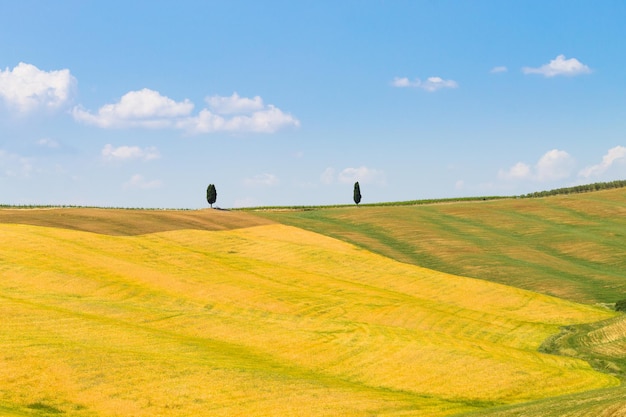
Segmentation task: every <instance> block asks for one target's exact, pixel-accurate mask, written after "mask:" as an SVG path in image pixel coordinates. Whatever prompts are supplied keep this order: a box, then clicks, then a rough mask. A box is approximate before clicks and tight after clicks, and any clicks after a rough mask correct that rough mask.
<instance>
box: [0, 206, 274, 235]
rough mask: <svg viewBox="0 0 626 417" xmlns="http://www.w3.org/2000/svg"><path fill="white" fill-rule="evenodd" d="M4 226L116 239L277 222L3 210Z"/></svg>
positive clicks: (212, 215) (226, 214)
mask: <svg viewBox="0 0 626 417" xmlns="http://www.w3.org/2000/svg"><path fill="white" fill-rule="evenodd" d="M0 223H7V224H30V225H33V226H46V227H57V228H61V229H70V230H80V231H83V232H93V233H100V234H104V235H112V236H133V235H144V234H148V233H156V232H165V231H169V230H230V229H239V228H242V227H252V226H260V225H264V224H271V223H273V222H272V221H270V220H267V219H263V218H260V217H258V216H254V215H252V214H249V213H244V212H240V211H239V212H238V211H224V210H210V209H205V210H142V209H132V210H131V209H128V210H125V209H106V208H103V209H99V208H78V207H76V208H41V209H22V208H16V209H3V208H0Z"/></svg>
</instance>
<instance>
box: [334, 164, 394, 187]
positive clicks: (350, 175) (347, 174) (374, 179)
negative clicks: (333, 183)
mask: <svg viewBox="0 0 626 417" xmlns="http://www.w3.org/2000/svg"><path fill="white" fill-rule="evenodd" d="M337 179H338V180H339V182H340V183H343V184H348V183H352V182H355V181H359V182H361V183H363V184H373V183H376V184H385V182H386V180H385V173H384V172H383V171H380V170H377V169H372V168H368V167H365V166H361V167H358V168H346V169H344V170H342V171H341V172H340V173H339V175H338V177H337Z"/></svg>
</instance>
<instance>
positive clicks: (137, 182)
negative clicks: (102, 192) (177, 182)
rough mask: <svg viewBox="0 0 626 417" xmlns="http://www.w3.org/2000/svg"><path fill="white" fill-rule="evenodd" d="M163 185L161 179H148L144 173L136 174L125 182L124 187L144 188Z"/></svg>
mask: <svg viewBox="0 0 626 417" xmlns="http://www.w3.org/2000/svg"><path fill="white" fill-rule="evenodd" d="M160 186H161V181H159V180H152V181H148V180H146V179H145V178H144V177H143V175H140V174H135V175H133V176H132V177H131V178H130V180H128V181H127V182H125V183H124V188H141V189H144V190H147V189H154V188H159V187H160Z"/></svg>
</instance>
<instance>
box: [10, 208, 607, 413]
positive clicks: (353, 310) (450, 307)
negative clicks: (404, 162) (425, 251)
mask: <svg viewBox="0 0 626 417" xmlns="http://www.w3.org/2000/svg"><path fill="white" fill-rule="evenodd" d="M124 214H126V213H124ZM153 214H155V213H153V212H150V213H146V214H144V215H145V216H152V215H153ZM200 214H204V213H202V212H201V213H200ZM211 214H213V213H212V212H211ZM231 214H234V213H219V214H216V215H219V216H222V215H224V216H228V215H231ZM98 215H100V214H93V215H92V214H90V213H89V212H88V211H87V212H85V213H84V214H81V218H83V219H88V218H89V216H98ZM159 215H161V214H159ZM195 215H196V214H194V215H193V216H195ZM198 215H199V214H198ZM115 216H116V215H113V214H110V215H107V219H111V218H114V217H115ZM193 216H192V217H191V218H193V219H194V220H193V221H192V220H190V219H191V218H187V221H189V222H193V223H194V224H197V223H198V222H201V221H200V220H198V219H197V217H193ZM125 219H128V217H125ZM161 219H164V218H161ZM161 219H159V220H155V219H143V220H142V221H141V222H142V226H141V227H139V226H137V227H135V228H134V229H131V230H133V232H132V233H130V232H124V233H122V232H123V231H124V230H123V229H115V227H113V229H114V230H115V232H114V233H110V234H106V235H103V234H95V233H88V232H83V231H77V230H69V229H61V228H46V227H40V226H33V225H24V224H0V234H1V236H2V242H1V243H0V275H1V276H2V280H1V281H0V299H1V302H0V315H2V317H3V320H2V321H0V411H6V414H7V415H31V414H37V413H39V414H44V415H45V414H46V413H47V414H54V413H55V412H58V413H61V412H63V413H65V415H75V416H92V415H98V416H155V415H161V416H181V415H211V416H237V415H241V416H270V415H285V416H289V415H292V416H296V415H297V416H306V415H311V416H324V415H328V416H337V415H349V416H371V415H381V416H383V415H388V416H407V415H411V416H444V415H450V414H454V413H459V412H464V411H471V410H481V409H485V408H486V407H490V406H493V405H498V404H511V403H517V402H522V401H528V400H534V399H539V398H545V397H550V396H555V395H560V394H565V393H572V392H580V391H585V390H589V389H594V388H602V387H608V386H614V385H617V384H618V380H617V379H615V378H613V377H610V376H608V375H604V374H600V373H597V372H595V371H593V370H592V369H591V368H590V366H589V365H588V364H587V363H585V362H582V361H580V360H577V359H573V358H565V357H557V356H552V355H545V354H541V353H538V352H537V348H538V347H539V345H540V344H541V343H542V341H543V340H544V339H545V338H546V337H548V336H549V335H550V334H553V333H555V332H558V328H559V327H560V326H562V325H565V324H573V323H584V322H591V321H597V320H601V319H606V318H609V317H611V316H612V314H611V313H609V312H607V311H603V310H601V309H597V308H593V307H589V306H583V305H579V304H573V303H570V302H566V301H562V300H559V299H555V298H551V297H547V296H543V295H539V294H536V293H530V292H526V291H523V290H517V289H513V288H509V287H504V286H501V285H498V284H492V283H488V282H484V281H480V280H474V279H468V278H462V277H458V276H453V275H448V274H445V273H440V272H435V271H432V270H428V269H424V268H419V267H416V266H412V265H408V264H403V263H399V262H396V261H393V260H390V259H388V258H385V257H382V256H379V255H375V254H372V253H370V252H368V251H365V250H361V249H358V248H355V247H354V246H351V245H349V244H346V243H344V242H341V241H337V240H334V239H331V238H328V237H325V236H322V235H317V234H314V233H310V232H306V231H303V230H301V229H296V228H292V227H288V226H283V225H277V224H273V225H265V226H257V227H251V228H240V229H232V230H224V231H206V230H197V229H201V227H199V226H198V227H195V229H196V230H177V229H179V228H178V227H172V228H171V229H167V230H169V231H164V232H163V231H162V232H159V233H152V234H143V233H139V230H140V229H141V230H144V231H145V230H148V229H150V227H154V226H153V224H154V223H156V224H159V222H161V221H163V222H164V224H166V225H167V224H169V223H168V222H169V220H167V219H166V220H161ZM241 219H244V220H241ZM107 221H109V224H113V225H115V224H121V223H116V222H118V221H119V222H121V220H119V219H118V220H115V221H114V220H107ZM211 221H213V220H211ZM220 221H222V220H221V219H220ZM250 221H251V220H250V219H249V215H245V217H242V218H237V220H236V221H233V223H232V224H238V225H240V226H241V225H243V224H247V223H246V222H250ZM60 222H61V221H60ZM252 222H254V221H252ZM19 223H32V222H28V221H24V220H22V221H20V222H19ZM61 223H63V224H65V225H66V226H68V227H69V225H68V222H67V221H65V220H64V221H62V222H61ZM175 223H176V222H175V221H173V222H172V224H175ZM208 223H210V221H208ZM82 224H83V226H81V227H82V228H86V227H88V226H89V227H92V228H96V226H95V225H94V224H91V225H90V223H89V222H88V221H87V220H85V221H84V222H82ZM206 224H207V223H205V226H203V227H208V226H206ZM98 227H102V228H105V227H104V226H98ZM120 227H121V226H120ZM161 227H163V228H165V227H166V226H161ZM167 227H168V228H169V226H167ZM233 227H234V226H233ZM105 229H106V228H105ZM112 234H117V235H118V236H113V235H112Z"/></svg>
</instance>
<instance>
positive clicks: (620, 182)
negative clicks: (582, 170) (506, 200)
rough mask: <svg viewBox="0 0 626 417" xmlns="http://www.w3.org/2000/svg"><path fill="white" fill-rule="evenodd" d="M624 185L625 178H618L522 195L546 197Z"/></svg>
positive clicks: (625, 185) (625, 184)
mask: <svg viewBox="0 0 626 417" xmlns="http://www.w3.org/2000/svg"><path fill="white" fill-rule="evenodd" d="M622 187H626V180H618V181H611V182H596V183H593V184H586V185H577V186H575V187H566V188H556V189H554V190H549V191H537V192H534V193H530V194H526V195H523V196H522V197H523V198H533V197H548V196H552V195H563V194H579V193H588V192H591V191H600V190H609V189H612V188H622Z"/></svg>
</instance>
